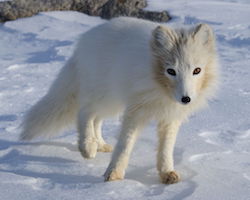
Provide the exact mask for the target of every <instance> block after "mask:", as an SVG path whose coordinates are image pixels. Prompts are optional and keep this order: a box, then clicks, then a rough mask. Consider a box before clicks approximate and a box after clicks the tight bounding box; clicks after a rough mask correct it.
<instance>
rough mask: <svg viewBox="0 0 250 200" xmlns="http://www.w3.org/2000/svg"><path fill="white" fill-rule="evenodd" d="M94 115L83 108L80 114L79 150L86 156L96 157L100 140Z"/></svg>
mask: <svg viewBox="0 0 250 200" xmlns="http://www.w3.org/2000/svg"><path fill="white" fill-rule="evenodd" d="M94 119H95V117H94V115H93V114H92V113H90V112H87V111H86V110H85V109H81V110H80V112H79V114H78V133H79V141H78V146H79V150H80V152H81V154H82V156H83V157H84V158H94V157H95V156H96V153H97V148H98V141H97V139H96V136H95V128H94Z"/></svg>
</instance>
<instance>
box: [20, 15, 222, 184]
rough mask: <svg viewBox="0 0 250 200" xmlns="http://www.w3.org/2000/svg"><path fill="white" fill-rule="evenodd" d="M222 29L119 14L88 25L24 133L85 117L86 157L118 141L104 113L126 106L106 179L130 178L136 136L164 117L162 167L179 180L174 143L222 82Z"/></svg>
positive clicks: (169, 179)
mask: <svg viewBox="0 0 250 200" xmlns="http://www.w3.org/2000/svg"><path fill="white" fill-rule="evenodd" d="M217 74H218V71H217V58H216V49H215V37H214V34H213V31H212V29H211V28H210V27H209V26H208V25H206V24H199V25H197V26H196V27H193V28H190V29H176V30H175V29H172V28H169V27H167V26H165V25H160V24H157V23H153V22H149V21H145V20H141V19H134V18H124V17H123V18H116V19H113V20H111V21H110V22H107V23H105V24H102V25H100V26H97V27H95V28H93V29H91V30H90V31H88V32H86V33H84V34H83V35H82V36H81V38H80V40H79V42H78V45H77V47H76V50H75V52H74V54H73V56H72V57H71V58H70V59H69V61H68V62H67V64H66V65H65V66H64V67H63V68H62V70H61V72H60V73H59V75H58V77H57V79H56V80H55V82H54V83H53V84H52V86H51V88H50V90H49V91H48V93H47V95H46V96H45V97H43V98H42V99H41V100H40V101H39V102H38V103H37V104H36V105H34V106H33V107H32V108H31V109H30V111H29V112H28V113H27V115H26V118H25V120H24V122H23V131H22V133H21V139H25V140H30V139H33V138H35V137H38V136H52V135H54V134H56V133H59V132H60V131H62V130H63V129H64V128H65V127H67V125H70V124H72V123H75V124H77V128H78V133H79V150H80V152H81V153H82V155H83V157H85V158H93V157H95V155H96V153H97V151H103V152H109V151H111V150H112V147H111V146H110V145H109V144H107V143H106V142H105V141H104V140H103V138H102V135H101V125H102V121H103V119H105V118H107V117H110V116H114V115H117V114H121V113H123V123H122V128H121V133H120V137H119V139H118V142H117V145H116V148H115V150H114V153H113V156H112V160H111V162H110V165H109V167H108V169H107V171H106V173H105V175H104V176H105V180H107V181H109V180H117V179H122V178H123V177H124V174H125V169H126V167H127V165H128V160H129V156H130V153H131V151H132V148H133V145H134V143H135V140H136V137H137V135H138V133H139V132H140V130H141V129H142V128H143V126H144V125H145V124H146V123H147V122H148V121H149V120H150V119H154V120H157V121H158V136H159V148H158V156H157V168H158V171H159V175H160V177H161V180H162V182H164V183H167V184H169V183H175V182H177V181H178V180H179V175H178V174H177V173H176V172H175V171H174V165H173V149H174V144H175V138H176V134H177V132H178V129H179V126H180V125H181V123H182V121H183V120H185V119H186V118H187V117H188V116H189V115H190V114H191V113H192V112H194V111H195V110H197V109H198V108H200V107H201V106H203V105H205V104H206V101H207V99H208V98H210V97H212V95H213V93H214V91H215V88H216V86H217Z"/></svg>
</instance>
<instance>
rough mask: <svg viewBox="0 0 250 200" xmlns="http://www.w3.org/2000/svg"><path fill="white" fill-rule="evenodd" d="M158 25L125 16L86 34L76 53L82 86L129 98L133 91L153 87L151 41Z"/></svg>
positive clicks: (86, 88) (85, 88) (81, 39)
mask: <svg viewBox="0 0 250 200" xmlns="http://www.w3.org/2000/svg"><path fill="white" fill-rule="evenodd" d="M157 25H158V24H157V23H153V22H149V21H145V20H140V19H133V18H125V17H122V18H116V19H113V20H111V21H110V22H107V23H105V24H102V25H100V26H97V27H95V28H93V29H91V30H90V31H88V32H86V33H85V34H83V35H82V37H81V38H80V41H79V44H78V47H77V50H76V52H75V55H74V56H75V59H76V60H77V63H78V65H77V66H78V72H79V75H80V76H81V81H82V82H84V83H82V85H84V86H83V89H84V90H93V88H95V90H97V88H99V90H100V92H101V91H105V92H106V93H110V94H109V95H111V96H116V97H118V96H122V97H121V98H122V99H126V97H127V96H128V95H129V94H128V93H129V92H132V91H131V90H133V91H134V90H143V88H148V87H152V84H151V83H150V81H151V76H152V74H151V71H152V69H151V64H152V52H151V47H150V40H151V35H152V31H153V30H154V29H155V27H156V26H157ZM111 93H112V94H111Z"/></svg>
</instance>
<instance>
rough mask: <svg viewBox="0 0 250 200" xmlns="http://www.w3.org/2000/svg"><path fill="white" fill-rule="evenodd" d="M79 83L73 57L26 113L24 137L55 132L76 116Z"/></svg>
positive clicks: (22, 135)
mask: <svg viewBox="0 0 250 200" xmlns="http://www.w3.org/2000/svg"><path fill="white" fill-rule="evenodd" d="M77 96H78V84H77V76H76V70H75V66H74V62H73V60H72V59H70V60H69V61H68V63H67V64H66V66H64V67H63V69H62V70H61V72H60V73H59V75H58V78H57V79H56V80H55V81H54V83H53V85H52V86H51V88H50V90H49V92H48V93H47V94H46V96H44V97H43V98H42V99H41V100H40V101H39V102H38V103H37V104H36V105H34V106H33V107H32V108H31V109H30V110H29V111H28V113H27V114H26V116H25V118H24V121H23V123H22V132H21V135H20V139H21V140H31V139H33V138H36V137H39V136H43V137H50V136H53V135H55V134H57V133H59V132H60V131H62V130H63V129H64V128H66V127H67V126H68V125H70V124H72V123H73V122H74V121H75V120H76V115H77V110H78V106H79V104H78V97H77Z"/></svg>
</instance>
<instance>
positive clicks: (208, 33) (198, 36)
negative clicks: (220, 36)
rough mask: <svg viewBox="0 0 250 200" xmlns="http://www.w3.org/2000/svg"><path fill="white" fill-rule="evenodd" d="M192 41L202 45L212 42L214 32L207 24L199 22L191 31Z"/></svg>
mask: <svg viewBox="0 0 250 200" xmlns="http://www.w3.org/2000/svg"><path fill="white" fill-rule="evenodd" d="M192 37H193V39H194V41H196V42H200V43H201V44H203V45H209V44H211V43H213V42H214V33H213V30H212V28H211V27H210V26H209V25H207V24H199V25H197V26H196V27H195V28H194V31H193V33H192Z"/></svg>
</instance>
